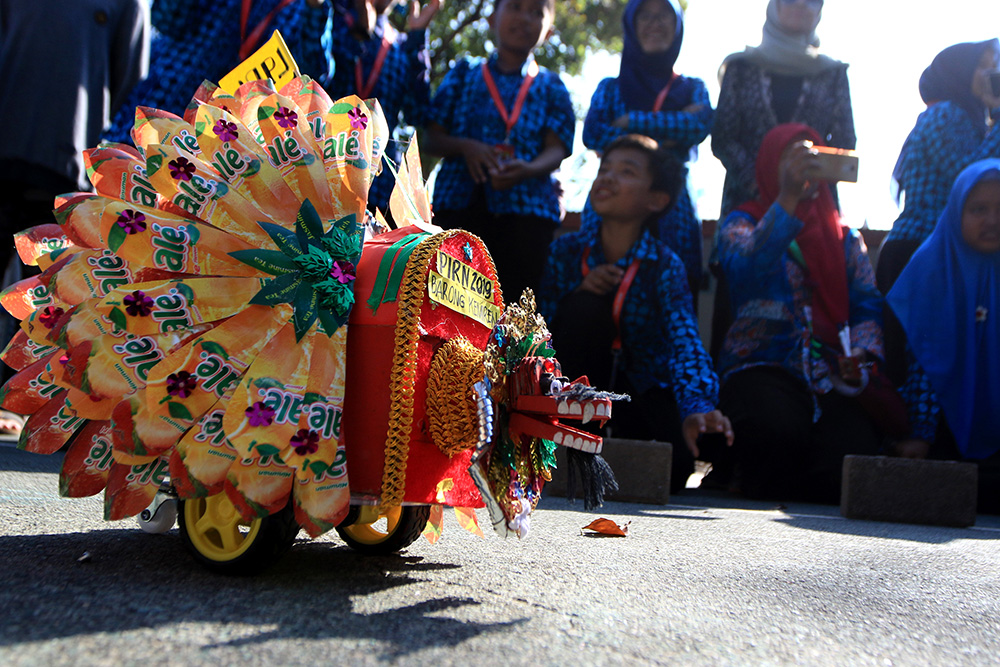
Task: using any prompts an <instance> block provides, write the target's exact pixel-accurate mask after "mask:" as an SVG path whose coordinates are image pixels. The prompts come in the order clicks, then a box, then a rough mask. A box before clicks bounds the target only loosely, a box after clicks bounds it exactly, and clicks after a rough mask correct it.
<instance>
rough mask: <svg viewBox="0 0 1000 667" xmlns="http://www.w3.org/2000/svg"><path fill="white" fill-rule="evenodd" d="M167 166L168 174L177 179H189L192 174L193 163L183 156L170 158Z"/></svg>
mask: <svg viewBox="0 0 1000 667" xmlns="http://www.w3.org/2000/svg"><path fill="white" fill-rule="evenodd" d="M167 166H168V167H170V175H171V176H173V177H174V178H176V179H177V180H178V181H190V180H191V176H192V175H193V174H194V164H192V163H191V161H190V160H188V159H187V158H184V157H179V158H177V159H176V160H171V161H170V162H168V163H167Z"/></svg>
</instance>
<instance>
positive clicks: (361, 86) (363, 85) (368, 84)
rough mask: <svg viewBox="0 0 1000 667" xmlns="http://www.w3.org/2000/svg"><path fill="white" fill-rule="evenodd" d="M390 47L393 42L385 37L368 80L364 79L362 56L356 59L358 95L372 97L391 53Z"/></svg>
mask: <svg viewBox="0 0 1000 667" xmlns="http://www.w3.org/2000/svg"><path fill="white" fill-rule="evenodd" d="M390 48H392V42H390V41H389V40H388V39H386V38H385V37H383V38H382V46H380V47H379V49H378V55H377V56H375V63H374V64H373V65H372V71H371V72H369V73H368V80H367V81H364V80H363V79H364V75H363V73H362V71H361V58H355V59H354V84H355V86H356V87H357V89H358V97H360V98H361V99H363V100H367V99H368V98H369V97H371V94H372V90H374V89H375V84H376V83H378V77H379V74H381V73H382V66H383V65H385V58H386V56H387V55H389V49H390Z"/></svg>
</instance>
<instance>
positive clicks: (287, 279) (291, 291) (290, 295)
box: [250, 273, 302, 306]
mask: <svg viewBox="0 0 1000 667" xmlns="http://www.w3.org/2000/svg"><path fill="white" fill-rule="evenodd" d="M301 283H302V281H301V280H300V279H299V274H298V273H286V274H285V275H283V276H278V277H277V278H272V279H271V280H268V281H267V282H266V283H265V284H264V287H262V288H261V290H260V291H259V292H257V293H256V294H254V295H253V298H252V299H250V303H252V304H256V305H258V306H276V305H278V304H279V303H291V302H292V300H293V299H294V298H295V295H296V293H297V292H298V289H299V285H300V284H301Z"/></svg>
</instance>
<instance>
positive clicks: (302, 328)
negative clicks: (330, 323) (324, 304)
mask: <svg viewBox="0 0 1000 667" xmlns="http://www.w3.org/2000/svg"><path fill="white" fill-rule="evenodd" d="M317 301H318V299H317V298H316V292H315V290H313V288H312V287H311V286H309V285H307V284H305V283H303V284H301V285H299V288H298V290H297V291H296V293H295V300H294V301H293V302H292V304H293V307H294V308H295V312H294V314H293V315H292V324H294V325H295V340H296V342H298V341H301V340H302V338H303V337H304V336H305V335H306V334H307V333H309V329H310V328H312V325H313V324H314V323H315V322H316V318H317V317H319V304H318V303H317Z"/></svg>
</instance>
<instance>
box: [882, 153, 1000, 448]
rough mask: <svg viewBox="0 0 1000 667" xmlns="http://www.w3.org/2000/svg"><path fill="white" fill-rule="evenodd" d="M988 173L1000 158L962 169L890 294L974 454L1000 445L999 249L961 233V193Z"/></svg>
mask: <svg viewBox="0 0 1000 667" xmlns="http://www.w3.org/2000/svg"><path fill="white" fill-rule="evenodd" d="M986 180H996V181H1000V160H995V159H991V160H982V161H980V162H976V163H974V164H972V165H971V166H969V167H967V168H966V169H965V170H964V171H963V172H962V173H961V174H959V176H958V178H957V179H955V185H954V186H953V187H952V189H951V195H950V196H949V197H948V205H947V206H946V207H945V209H944V212H943V213H942V214H941V217H940V218H939V219H938V223H937V226H936V227H935V228H934V231H933V232H932V233H931V235H930V236H929V237H928V238H927V240H926V241H924V243H923V245H921V246H920V248H919V249H918V250H917V251H916V252H915V253H914V254H913V258H912V259H911V260H910V263H909V264H907V266H906V268H905V269H903V272H902V273H901V274H900V276H899V279H898V280H897V281H896V284H895V285H893V288H892V289H891V290H890V291H889V294H888V296H887V300H888V302H889V305H890V306H891V307H892V309H893V311H895V313H896V316H897V317H898V318H899V321H900V322H901V323H902V324H903V329H905V330H906V336H907V339H908V341H909V344H910V348H911V349H912V350H913V353H914V356H915V357H916V358H917V361H918V362H919V363H920V365H921V366H922V367H923V369H924V372H925V373H927V377H928V378H929V379H930V382H931V386H932V387H933V388H934V393H936V394H937V398H938V401H939V402H940V403H941V407H942V408H943V409H944V414H945V416H946V417H947V419H948V425H949V426H950V427H951V430H952V433H954V434H955V440H956V442H957V443H958V447H959V450H960V451H961V453H962V455H963V456H965V457H966V458H971V459H984V458H987V457H989V456H990V455H991V454H993V453H995V452H997V451H1000V252H995V253H992V254H983V253H980V252H977V251H976V250H973V249H972V248H971V247H969V245H968V244H966V242H965V241H964V240H963V239H962V212H963V209H964V208H965V200H966V199H967V198H968V196H969V193H970V192H971V191H972V189H973V188H974V187H975V186H976V185H977V184H978V183H980V182H982V181H986Z"/></svg>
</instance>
